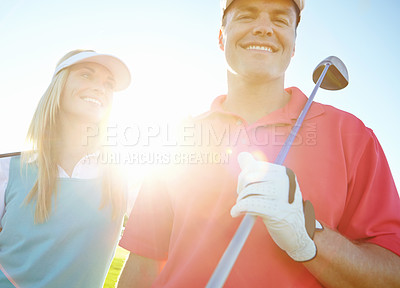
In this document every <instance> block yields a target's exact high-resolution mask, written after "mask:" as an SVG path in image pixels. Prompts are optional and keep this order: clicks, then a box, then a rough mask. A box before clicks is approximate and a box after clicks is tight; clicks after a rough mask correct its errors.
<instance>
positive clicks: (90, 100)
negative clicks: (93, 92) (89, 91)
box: [83, 97, 101, 106]
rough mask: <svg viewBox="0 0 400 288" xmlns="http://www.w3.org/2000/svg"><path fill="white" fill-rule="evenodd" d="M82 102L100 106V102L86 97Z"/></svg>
mask: <svg viewBox="0 0 400 288" xmlns="http://www.w3.org/2000/svg"><path fill="white" fill-rule="evenodd" d="M83 100H85V101H87V102H91V103H94V104H97V105H99V106H101V102H100V101H99V100H96V99H93V98H88V97H85V98H83Z"/></svg>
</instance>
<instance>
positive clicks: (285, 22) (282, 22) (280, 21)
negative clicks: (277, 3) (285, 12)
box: [275, 18, 289, 26]
mask: <svg viewBox="0 0 400 288" xmlns="http://www.w3.org/2000/svg"><path fill="white" fill-rule="evenodd" d="M275 22H276V23H278V24H279V25H281V26H288V25H289V21H288V20H287V19H286V18H276V19H275Z"/></svg>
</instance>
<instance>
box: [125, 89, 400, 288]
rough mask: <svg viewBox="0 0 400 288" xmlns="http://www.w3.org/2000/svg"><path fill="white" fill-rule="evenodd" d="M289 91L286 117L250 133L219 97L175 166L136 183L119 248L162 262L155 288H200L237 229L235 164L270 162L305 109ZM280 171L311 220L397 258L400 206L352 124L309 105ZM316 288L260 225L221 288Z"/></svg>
mask: <svg viewBox="0 0 400 288" xmlns="http://www.w3.org/2000/svg"><path fill="white" fill-rule="evenodd" d="M287 91H288V92H289V93H291V95H292V97H291V99H290V101H289V103H288V104H287V105H286V106H285V107H284V108H282V109H279V110H276V111H274V112H273V113H271V114H269V115H267V116H265V117H263V118H262V119H260V120H259V121H257V122H255V123H253V124H251V125H247V124H246V121H245V120H244V119H242V118H241V117H239V116H238V115H234V114H231V113H228V112H226V111H224V110H223V109H222V105H221V104H222V103H223V101H224V100H225V98H226V96H220V97H218V98H217V99H216V100H215V101H214V103H213V104H212V107H211V110H210V111H209V112H208V113H206V114H204V115H202V116H200V117H198V118H196V119H193V121H192V122H190V123H191V124H190V125H189V126H186V132H185V133H186V135H187V136H188V135H189V136H191V137H186V139H185V140H186V141H189V142H186V143H185V145H181V146H180V148H181V150H180V152H179V153H180V154H178V155H179V156H176V154H175V156H174V157H175V158H174V160H175V161H174V163H173V165H170V166H168V167H164V169H162V173H158V174H157V175H156V176H154V177H151V178H149V179H148V180H147V181H146V182H145V183H144V185H143V187H142V189H141V191H140V193H139V195H138V198H137V201H136V203H135V206H134V208H133V211H132V214H131V216H130V219H129V221H128V224H127V227H126V229H125V233H124V235H123V238H122V240H121V242H120V245H121V246H122V247H124V248H126V249H128V250H130V251H131V252H133V253H135V254H139V255H142V256H145V257H148V258H153V259H158V260H167V262H166V265H165V267H164V269H163V271H162V272H161V274H160V276H159V277H158V278H157V280H156V282H155V283H154V287H174V288H176V287H204V286H205V285H206V284H207V282H208V280H209V278H210V277H211V275H212V272H213V271H214V269H215V267H216V266H217V263H218V261H219V259H220V258H221V256H222V254H223V253H224V251H225V249H226V247H227V246H228V244H229V242H230V240H231V239H232V237H233V235H234V233H235V231H236V229H237V227H238V226H239V224H240V221H241V217H239V218H235V219H234V218H232V217H231V216H230V209H231V208H232V206H233V205H234V204H235V201H236V198H237V194H236V185H237V177H238V174H239V172H240V171H239V167H238V163H237V159H236V158H237V154H238V153H240V152H241V151H249V152H252V153H253V154H254V155H255V156H256V157H257V158H258V159H260V160H266V161H270V162H273V161H274V160H275V158H276V156H277V154H278V153H279V151H280V149H281V148H282V146H283V143H284V142H285V140H286V137H287V135H288V134H289V132H290V130H291V128H292V126H293V125H294V123H295V121H296V119H297V117H298V115H299V113H300V111H301V110H302V108H303V107H304V104H305V102H306V100H307V98H306V96H305V95H304V94H303V93H302V92H301V91H300V90H298V89H297V88H290V89H287ZM188 127H190V128H191V129H193V133H192V134H191V133H189V134H188V133H187V130H188ZM187 154H190V155H189V156H188V155H187ZM183 155H185V160H183V158H182V157H183ZM210 155H211V156H210ZM171 159H172V158H171ZM284 165H286V166H287V167H290V168H291V169H292V170H293V171H294V172H295V173H296V175H297V179H298V182H299V185H300V188H301V191H302V194H303V198H304V199H309V200H310V201H311V202H312V203H313V204H314V208H315V211H316V218H317V219H318V220H320V221H322V222H323V223H325V224H326V225H327V226H329V227H330V228H332V229H335V230H337V231H339V232H340V233H341V234H342V235H344V236H346V237H347V238H349V239H351V240H358V241H365V242H371V243H375V244H377V245H380V246H382V247H385V248H387V249H389V250H391V251H393V252H394V253H396V254H398V255H400V213H399V211H400V201H399V196H398V193H397V190H396V187H395V184H394V181H393V178H392V175H391V173H390V170H389V167H388V164H387V161H386V158H385V155H384V153H383V151H382V148H381V146H380V145H379V142H378V140H377V139H376V137H375V135H374V133H373V132H372V130H370V129H369V128H366V127H365V126H364V124H363V123H362V122H361V121H360V120H359V119H357V118H356V117H354V116H353V115H351V114H349V113H346V112H343V111H340V110H338V109H335V108H333V107H331V106H327V105H322V104H319V103H313V105H312V106H311V109H310V111H309V113H308V114H307V117H306V119H305V121H304V123H303V126H302V128H301V129H300V131H299V134H298V136H297V138H296V140H295V141H294V143H293V146H292V147H291V150H290V152H289V154H288V156H287V158H286V161H285V163H284ZM320 286H321V285H320V284H319V283H318V281H317V280H316V279H315V278H314V277H313V275H312V274H310V273H309V272H308V270H307V269H306V268H304V266H303V265H302V264H301V263H297V262H295V261H293V260H292V259H291V258H290V257H289V256H288V255H287V254H286V253H285V252H284V251H282V250H281V249H279V247H278V246H277V245H276V244H275V243H274V242H273V240H272V239H271V238H270V236H269V234H268V231H267V229H266V227H265V226H264V224H263V222H262V221H261V220H260V219H258V220H257V222H256V224H255V226H254V228H253V230H252V232H251V233H250V236H249V238H248V240H247V242H246V244H245V246H244V248H243V250H242V252H241V253H240V255H239V257H238V259H237V262H236V263H235V265H234V267H233V269H232V271H231V274H230V276H229V278H228V279H227V282H226V287H320Z"/></svg>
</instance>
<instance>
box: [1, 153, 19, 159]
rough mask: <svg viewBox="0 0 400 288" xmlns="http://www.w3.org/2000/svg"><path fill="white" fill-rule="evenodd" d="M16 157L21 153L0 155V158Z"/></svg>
mask: <svg viewBox="0 0 400 288" xmlns="http://www.w3.org/2000/svg"><path fill="white" fill-rule="evenodd" d="M18 155H21V152H12V153H5V154H0V158H6V157H13V156H18Z"/></svg>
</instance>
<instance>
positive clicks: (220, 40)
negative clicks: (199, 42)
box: [218, 29, 225, 51]
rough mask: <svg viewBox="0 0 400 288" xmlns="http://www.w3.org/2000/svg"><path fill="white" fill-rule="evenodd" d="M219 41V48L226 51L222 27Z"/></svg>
mask: <svg viewBox="0 0 400 288" xmlns="http://www.w3.org/2000/svg"><path fill="white" fill-rule="evenodd" d="M218 43H219V49H221V50H222V51H224V49H225V47H224V35H223V33H222V30H221V29H219V36H218Z"/></svg>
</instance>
